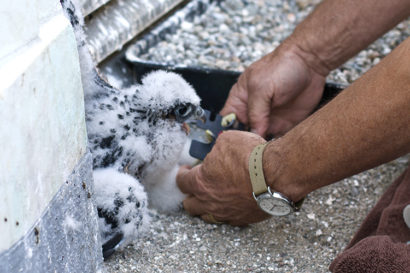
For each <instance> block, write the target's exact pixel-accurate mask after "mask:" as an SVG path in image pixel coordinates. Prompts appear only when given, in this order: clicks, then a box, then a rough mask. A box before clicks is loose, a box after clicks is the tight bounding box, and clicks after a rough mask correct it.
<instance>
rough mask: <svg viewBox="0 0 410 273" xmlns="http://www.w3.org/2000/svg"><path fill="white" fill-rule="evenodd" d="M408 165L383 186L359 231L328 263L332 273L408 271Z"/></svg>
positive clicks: (409, 183)
mask: <svg viewBox="0 0 410 273" xmlns="http://www.w3.org/2000/svg"><path fill="white" fill-rule="evenodd" d="M408 204H410V167H409V168H408V169H407V170H406V171H405V172H404V173H403V174H402V175H401V176H400V177H399V178H398V179H397V180H396V181H395V182H394V183H393V184H392V185H391V186H390V187H389V188H388V189H387V191H386V192H385V193H384V194H383V196H382V197H381V199H380V200H379V202H378V203H377V204H376V206H375V207H374V208H373V210H372V211H371V212H370V213H369V215H367V217H366V219H365V220H364V222H363V223H362V225H361V226H360V228H359V230H358V231H357V233H356V234H355V236H354V237H353V239H352V240H351V242H350V243H349V245H348V246H347V247H346V249H345V250H344V251H343V252H342V253H341V254H340V255H339V256H337V257H336V259H335V260H334V261H333V262H332V264H331V265H330V271H332V272H334V273H342V272H343V273H347V272H355V273H356V272H357V273H361V272H366V273H367V272H378V273H390V272H395V273H399V272H400V273H410V228H409V227H408V226H407V225H406V223H405V222H404V219H403V209H404V208H405V207H406V206H407V205H408Z"/></svg>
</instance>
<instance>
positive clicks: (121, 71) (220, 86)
mask: <svg viewBox="0 0 410 273" xmlns="http://www.w3.org/2000/svg"><path fill="white" fill-rule="evenodd" d="M104 66H105V67H110V70H111V72H110V73H115V74H116V76H117V77H121V79H122V81H123V83H124V84H125V85H131V84H133V83H136V82H140V80H141V78H142V76H144V75H145V74H147V73H148V72H151V71H153V70H159V69H161V70H167V71H173V72H176V73H178V74H180V75H181V76H182V77H183V78H184V79H185V80H186V81H188V82H189V83H190V84H191V85H192V86H193V87H194V89H195V90H196V92H197V94H198V95H199V97H200V98H201V99H202V102H201V106H202V107H203V108H205V109H208V110H210V111H211V112H216V113H217V112H219V111H220V109H222V107H223V105H224V103H225V100H226V98H227V96H228V94H229V91H230V89H231V87H232V86H233V85H234V84H235V82H236V81H237V79H238V77H239V75H240V74H241V73H240V72H237V71H229V70H220V69H208V68H202V67H181V66H173V65H166V64H160V63H152V62H143V61H129V60H127V59H126V58H125V56H124V55H119V56H117V57H114V58H112V59H111V60H110V61H109V63H107V64H105V65H104ZM344 88H345V86H343V85H340V84H336V83H331V82H328V83H326V85H325V90H324V93H323V97H322V100H321V102H320V104H319V107H320V106H322V105H323V104H325V103H326V102H328V101H329V100H331V99H332V98H333V97H335V96H336V95H337V94H338V93H340V91H342V90H343V89H344Z"/></svg>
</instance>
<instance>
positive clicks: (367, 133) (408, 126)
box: [264, 39, 410, 201]
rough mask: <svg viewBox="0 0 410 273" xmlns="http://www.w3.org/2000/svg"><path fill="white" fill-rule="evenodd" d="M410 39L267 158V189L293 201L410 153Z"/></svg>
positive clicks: (268, 152) (269, 151)
mask: <svg viewBox="0 0 410 273" xmlns="http://www.w3.org/2000/svg"><path fill="white" fill-rule="evenodd" d="M409 60H410V39H407V40H406V41H405V42H403V43H402V45H400V46H399V47H398V48H397V49H396V50H394V51H393V52H392V53H391V54H390V55H389V56H387V57H386V58H384V59H383V61H382V62H381V63H380V64H379V65H377V66H376V67H374V68H373V69H372V70H371V71H369V72H368V73H367V74H365V75H364V76H363V77H362V78H361V79H359V80H357V81H356V82H355V83H354V84H352V85H351V86H350V87H349V88H347V89H346V90H345V91H343V92H342V93H341V94H340V95H339V96H337V97H336V98H335V99H334V100H332V101H331V102H329V103H328V104H327V105H326V106H325V107H323V108H322V109H320V110H319V111H317V112H316V113H315V114H313V115H312V116H311V117H309V118H308V119H306V120H305V121H304V122H302V123H300V124H299V125H298V126H296V127H295V128H294V129H292V130H291V131H289V132H288V133H287V134H286V135H285V136H283V137H282V138H280V139H278V140H276V141H274V142H272V143H271V144H269V145H268V146H267V147H266V149H265V153H264V171H265V176H266V179H267V183H268V184H270V185H272V186H273V188H274V189H275V190H277V191H280V192H283V193H284V194H286V195H288V196H289V197H290V198H291V199H293V200H295V201H296V200H298V199H300V198H302V197H303V196H304V195H306V194H307V193H309V192H311V191H313V190H315V189H317V188H320V187H322V186H325V185H328V184H330V183H333V182H336V181H338V180H340V179H342V178H345V177H348V176H350V175H353V174H355V173H358V172H360V171H363V170H366V169H368V168H371V167H374V166H377V165H379V164H381V163H384V162H387V161H389V160H391V159H394V158H395V157H398V156H400V155H402V154H405V153H407V152H409V151H410V76H409V75H410V62H409Z"/></svg>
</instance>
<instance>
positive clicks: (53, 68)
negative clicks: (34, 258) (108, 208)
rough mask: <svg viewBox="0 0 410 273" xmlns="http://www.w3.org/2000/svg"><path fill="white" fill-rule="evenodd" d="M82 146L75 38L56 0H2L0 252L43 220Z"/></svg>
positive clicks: (0, 10) (83, 143) (81, 106)
mask: <svg viewBox="0 0 410 273" xmlns="http://www.w3.org/2000/svg"><path fill="white" fill-rule="evenodd" d="M86 143H87V140H86V130H85V121H84V105H83V93H82V86H81V77H80V71H79V63H78V54H77V49H76V43H75V37H74V34H73V32H72V29H71V26H70V24H69V22H68V20H67V19H66V18H65V17H64V15H63V13H62V10H61V7H60V3H59V1H58V0H13V1H8V0H0V234H1V236H0V252H1V251H2V250H5V249H8V248H9V247H10V246H11V245H12V244H13V243H15V242H16V241H17V240H18V239H19V238H21V237H22V236H23V235H24V234H25V233H26V232H27V231H28V230H29V229H30V228H31V227H32V226H33V224H34V223H35V221H36V220H37V219H39V218H40V217H41V215H42V213H43V212H44V211H45V209H46V208H47V204H48V203H49V201H50V200H51V199H52V198H53V196H54V195H55V193H56V192H57V191H58V189H59V188H60V187H61V185H62V184H63V183H64V181H65V180H66V179H67V177H68V176H69V174H71V172H72V171H73V168H74V166H75V165H76V164H77V162H78V161H79V159H80V158H81V157H82V156H83V155H84V153H85V152H86ZM6 219H7V220H6Z"/></svg>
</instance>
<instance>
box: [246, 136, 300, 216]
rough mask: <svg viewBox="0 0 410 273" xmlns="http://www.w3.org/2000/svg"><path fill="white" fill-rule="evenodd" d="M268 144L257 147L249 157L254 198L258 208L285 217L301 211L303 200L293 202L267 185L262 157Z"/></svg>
mask: <svg viewBox="0 0 410 273" xmlns="http://www.w3.org/2000/svg"><path fill="white" fill-rule="evenodd" d="M267 144H268V142H266V143H264V144H260V145H258V146H256V147H255V148H254V149H253V151H252V153H251V156H250V157H249V175H250V178H251V183H252V190H253V197H254V198H255V200H256V202H257V203H258V206H259V207H260V208H261V209H262V210H263V211H264V212H266V213H268V214H270V215H273V216H284V215H288V214H289V213H291V212H295V211H299V210H300V208H301V206H302V203H303V200H304V198H303V199H302V200H300V201H298V202H293V201H292V200H290V199H289V198H287V197H286V196H285V195H283V194H282V193H280V192H275V191H272V189H271V188H270V187H268V186H267V185H266V181H265V177H264V175H263V166H262V156H263V151H264V149H265V147H266V145H267Z"/></svg>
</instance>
